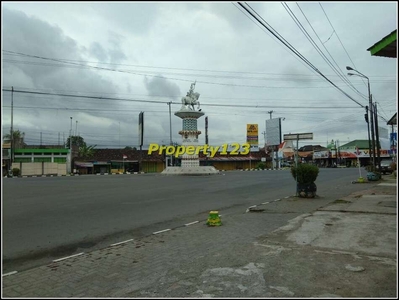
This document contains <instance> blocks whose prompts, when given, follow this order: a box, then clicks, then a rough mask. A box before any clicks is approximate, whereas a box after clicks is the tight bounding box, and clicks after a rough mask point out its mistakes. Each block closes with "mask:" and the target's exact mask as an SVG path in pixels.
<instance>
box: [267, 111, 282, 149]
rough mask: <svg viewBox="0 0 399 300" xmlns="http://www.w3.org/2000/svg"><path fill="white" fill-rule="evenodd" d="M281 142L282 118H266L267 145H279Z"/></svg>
mask: <svg viewBox="0 0 399 300" xmlns="http://www.w3.org/2000/svg"><path fill="white" fill-rule="evenodd" d="M280 144H281V119H280V118H276V119H270V120H266V145H268V146H278V145H280Z"/></svg>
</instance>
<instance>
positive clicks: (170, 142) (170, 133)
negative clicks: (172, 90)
mask: <svg viewBox="0 0 399 300" xmlns="http://www.w3.org/2000/svg"><path fill="white" fill-rule="evenodd" d="M167 104H168V105H169V145H171V146H173V142H172V114H171V107H170V106H171V105H172V102H171V101H170V102H168V103H167ZM170 165H171V166H173V165H174V164H173V155H171V156H170Z"/></svg>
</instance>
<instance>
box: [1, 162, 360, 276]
mask: <svg viewBox="0 0 399 300" xmlns="http://www.w3.org/2000/svg"><path fill="white" fill-rule="evenodd" d="M362 172H363V173H364V174H363V177H364V176H365V171H364V170H363V171H362ZM358 176H359V170H358V169H357V168H348V169H345V168H344V169H320V173H319V176H318V179H317V181H316V184H317V190H318V192H317V194H318V195H320V196H321V197H322V196H323V194H327V193H330V192H332V191H334V193H335V194H338V195H339V194H340V193H342V196H345V195H347V194H349V193H351V192H353V191H354V190H356V189H359V186H360V185H356V184H352V183H351V181H352V180H356V179H357V178H358ZM294 195H295V180H294V179H293V177H292V175H291V174H290V171H289V170H278V171H252V172H243V171H230V172H223V173H222V175H213V176H163V175H160V174H143V175H112V176H111V175H108V176H95V175H86V176H76V177H37V178H5V179H3V272H8V271H14V270H17V271H20V270H24V269H28V268H31V267H34V266H37V265H40V264H45V263H48V262H51V260H53V259H56V258H60V257H64V256H68V255H72V254H75V253H79V252H82V251H84V252H87V251H91V250H95V249H99V248H103V247H106V246H108V245H110V244H112V243H117V242H121V241H124V240H127V239H131V238H140V237H143V236H146V235H149V234H152V233H153V232H156V231H160V230H164V229H168V228H175V227H177V226H182V225H183V226H184V224H187V223H190V222H194V221H203V220H206V218H207V217H208V214H209V211H211V210H218V211H219V213H220V214H221V215H222V216H223V215H226V214H235V213H245V210H246V209H247V208H248V207H249V206H251V205H256V204H260V203H262V202H264V201H268V200H274V199H277V198H284V197H287V196H294ZM317 205H318V204H317V199H315V202H314V204H313V205H310V206H309V207H304V212H305V211H306V210H308V211H312V210H314V209H316V208H317V207H318V206H317Z"/></svg>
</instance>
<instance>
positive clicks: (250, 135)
mask: <svg viewBox="0 0 399 300" xmlns="http://www.w3.org/2000/svg"><path fill="white" fill-rule="evenodd" d="M247 143H248V144H250V145H251V146H252V145H254V146H258V145H259V141H258V124H247Z"/></svg>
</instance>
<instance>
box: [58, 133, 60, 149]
mask: <svg viewBox="0 0 399 300" xmlns="http://www.w3.org/2000/svg"><path fill="white" fill-rule="evenodd" d="M59 145H60V133H59V132H58V146H59Z"/></svg>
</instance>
